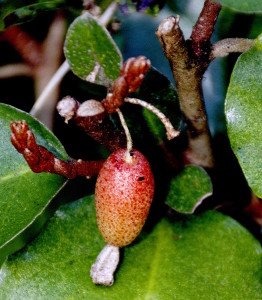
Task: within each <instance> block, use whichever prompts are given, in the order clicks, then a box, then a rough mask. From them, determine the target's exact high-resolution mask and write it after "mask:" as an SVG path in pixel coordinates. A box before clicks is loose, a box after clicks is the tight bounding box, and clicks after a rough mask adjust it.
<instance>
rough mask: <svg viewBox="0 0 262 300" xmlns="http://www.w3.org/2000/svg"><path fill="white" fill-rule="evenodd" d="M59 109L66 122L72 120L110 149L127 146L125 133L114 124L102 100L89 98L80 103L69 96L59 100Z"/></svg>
mask: <svg viewBox="0 0 262 300" xmlns="http://www.w3.org/2000/svg"><path fill="white" fill-rule="evenodd" d="M57 110H58V113H59V114H60V115H61V116H62V117H64V118H65V121H66V123H67V122H68V121H71V122H72V123H74V124H75V125H76V126H78V127H79V128H81V129H82V130H83V131H84V132H85V133H86V134H87V135H89V136H90V137H92V138H93V139H94V140H95V141H97V142H98V143H100V144H101V145H103V146H105V148H107V149H108V150H109V151H115V150H117V149H119V148H125V147H126V138H125V134H124V133H123V132H120V131H118V130H117V129H116V128H115V127H114V126H113V124H112V122H111V121H110V119H109V116H108V114H107V113H106V110H105V108H104V106H103V105H102V104H101V102H99V101H96V100H87V101H85V102H83V103H82V104H80V103H78V102H77V101H76V100H74V99H73V98H71V97H69V96H68V97H65V98H64V99H62V100H61V101H59V102H58V105H57Z"/></svg>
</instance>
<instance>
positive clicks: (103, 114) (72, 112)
mask: <svg viewBox="0 0 262 300" xmlns="http://www.w3.org/2000/svg"><path fill="white" fill-rule="evenodd" d="M149 67H150V61H149V60H147V59H146V58H145V57H144V56H139V57H137V58H131V59H129V60H128V61H127V62H126V63H125V64H124V65H123V67H122V70H121V73H120V77H119V78H118V79H117V80H116V81H115V83H114V85H113V87H112V92H111V93H109V94H108V95H107V97H106V99H104V100H103V101H102V102H99V101H96V100H93V99H91V100H87V101H85V102H83V103H82V104H80V103H79V102H78V101H76V100H75V99H73V98H72V97H69V96H68V97H65V98H64V99H62V100H61V101H60V102H59V103H58V105H57V110H58V113H59V114H60V115H61V116H62V117H64V118H65V122H66V123H68V122H69V121H70V122H73V123H74V124H75V125H77V126H78V127H80V128H81V129H82V130H83V131H84V132H85V133H86V134H88V135H89V136H91V137H92V138H93V139H94V140H96V141H97V142H99V143H100V144H102V145H104V146H105V147H106V148H107V149H108V150H110V151H115V150H117V149H119V148H126V145H128V147H129V148H130V149H131V148H132V142H131V141H129V143H127V138H126V136H127V135H126V134H125V133H124V132H119V131H118V130H116V128H115V127H114V126H113V124H112V123H111V122H110V119H109V114H110V113H114V112H118V114H119V115H120V119H121V122H122V124H123V121H122V119H123V116H122V113H121V112H120V110H119V107H120V106H121V105H123V103H124V102H129V103H133V104H138V105H142V106H144V107H146V108H147V109H150V110H151V111H152V112H153V113H155V114H156V115H157V116H158V117H159V119H160V120H161V121H162V122H163V124H164V125H165V127H166V130H167V135H168V138H169V139H171V138H174V137H175V136H177V135H178V134H179V131H177V130H175V129H174V128H173V126H172V124H171V123H170V122H169V120H168V119H167V118H166V117H165V116H164V114H162V113H161V112H160V111H159V110H158V109H156V108H155V107H153V106H152V105H150V104H149V103H146V102H144V101H142V100H139V99H133V98H127V97H126V96H127V95H128V94H129V93H131V92H134V91H136V90H137V89H138V88H139V86H140V85H141V83H142V81H143V79H144V75H145V73H146V72H147V71H148V69H149ZM116 83H117V84H116ZM125 129H126V128H125ZM11 130H12V134H11V142H12V144H13V145H14V147H15V148H16V149H17V151H18V152H19V153H21V154H23V156H24V158H25V159H26V161H27V163H28V165H29V166H30V168H31V169H32V170H33V171H34V172H36V173H39V172H49V173H55V174H59V175H63V176H65V177H67V178H69V179H72V178H75V177H76V176H87V177H92V176H94V175H97V174H98V172H99V170H100V168H101V166H102V164H103V161H90V162H86V161H82V160H70V161H67V162H65V161H62V160H61V159H58V158H56V156H55V155H54V154H52V153H51V152H50V151H48V150H47V149H46V148H44V147H43V146H41V145H38V144H37V143H36V141H35V138H34V135H33V133H32V132H31V131H30V130H29V127H28V125H27V123H26V122H25V121H20V122H11Z"/></svg>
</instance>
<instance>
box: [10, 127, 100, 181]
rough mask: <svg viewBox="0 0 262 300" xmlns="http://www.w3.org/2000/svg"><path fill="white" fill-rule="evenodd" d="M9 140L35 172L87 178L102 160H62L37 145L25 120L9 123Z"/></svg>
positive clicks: (94, 172) (98, 169)
mask: <svg viewBox="0 0 262 300" xmlns="http://www.w3.org/2000/svg"><path fill="white" fill-rule="evenodd" d="M10 126H11V130H12V134H11V142H12V144H13V146H14V147H15V148H16V150H17V151H18V152H19V153H21V154H22V155H23V156H24V158H25V160H26V161H27V163H28V165H29V167H30V168H31V169H32V171H33V172H35V173H40V172H48V173H52V174H58V175H62V176H65V177H67V178H69V179H73V178H75V177H77V176H86V177H88V178H90V177H92V176H95V175H97V174H98V172H99V171H100V169H101V167H102V165H103V161H101V160H100V161H83V160H81V159H79V160H70V161H63V160H61V159H59V158H57V157H56V156H55V155H54V154H53V153H51V152H50V151H49V150H47V149H46V148H44V147H43V146H41V145H38V144H37V143H36V141H35V137H34V134H33V133H32V131H30V130H29V127H28V125H27V123H26V122H25V121H20V122H12V123H11V125H10Z"/></svg>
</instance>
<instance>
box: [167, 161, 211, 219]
mask: <svg viewBox="0 0 262 300" xmlns="http://www.w3.org/2000/svg"><path fill="white" fill-rule="evenodd" d="M212 191H213V188H212V182H211V179H210V177H209V176H208V174H207V173H206V171H205V170H204V169H202V168H200V167H196V166H186V167H185V168H184V169H183V170H182V172H180V173H179V174H178V175H177V176H176V177H175V178H173V179H172V180H171V182H170V187H169V192H168V195H167V199H166V204H167V205H168V206H170V207H171V208H173V209H174V210H176V211H178V212H180V213H193V212H194V211H195V209H196V208H197V207H198V206H199V205H200V204H201V203H202V201H203V200H204V199H206V198H207V197H209V196H211V195H212Z"/></svg>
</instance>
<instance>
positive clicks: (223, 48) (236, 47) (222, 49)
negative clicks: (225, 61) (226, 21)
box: [210, 38, 255, 61]
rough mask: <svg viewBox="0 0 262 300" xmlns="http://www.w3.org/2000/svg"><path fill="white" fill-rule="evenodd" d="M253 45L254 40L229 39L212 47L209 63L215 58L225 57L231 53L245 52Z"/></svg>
mask: <svg viewBox="0 0 262 300" xmlns="http://www.w3.org/2000/svg"><path fill="white" fill-rule="evenodd" d="M254 44H255V40H250V39H244V38H229V39H224V40H221V41H219V42H216V43H215V44H213V45H212V49H211V53H210V61H211V60H213V59H215V58H216V57H225V56H227V55H229V54H230V53H233V52H240V53H242V52H246V51H248V50H249V49H251V48H252V47H253V46H254Z"/></svg>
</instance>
